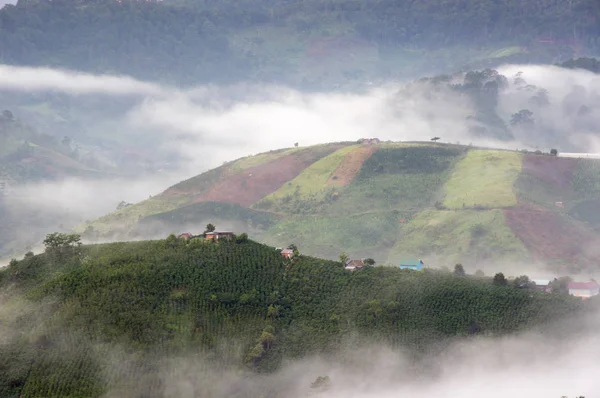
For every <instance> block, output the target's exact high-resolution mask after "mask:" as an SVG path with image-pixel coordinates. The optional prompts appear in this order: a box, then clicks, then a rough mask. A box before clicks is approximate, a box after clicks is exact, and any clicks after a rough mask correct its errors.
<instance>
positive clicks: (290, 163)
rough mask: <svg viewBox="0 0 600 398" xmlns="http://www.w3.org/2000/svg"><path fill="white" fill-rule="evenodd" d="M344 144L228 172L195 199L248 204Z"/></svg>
mask: <svg viewBox="0 0 600 398" xmlns="http://www.w3.org/2000/svg"><path fill="white" fill-rule="evenodd" d="M343 147H344V145H330V146H327V147H326V148H321V149H318V150H315V149H314V148H310V149H307V150H303V151H298V152H294V153H291V154H290V155H287V156H284V157H281V158H278V159H275V160H273V161H271V162H268V163H264V164H261V165H258V166H255V167H251V168H249V169H246V170H244V171H241V172H239V173H236V174H234V175H231V176H228V177H227V178H225V179H224V180H222V181H220V182H219V183H217V184H216V185H215V186H214V187H213V188H212V189H211V190H210V191H209V192H207V193H205V194H203V195H201V196H199V197H198V198H196V199H195V200H194V201H193V202H192V203H198V202H225V203H232V204H237V205H240V206H244V207H248V206H250V205H252V204H254V203H256V202H258V201H259V200H261V199H262V198H264V197H265V196H267V195H269V194H271V193H273V192H275V191H276V190H278V189H279V188H280V187H281V186H282V185H283V184H285V183H286V182H288V181H290V180H292V179H294V178H296V177H297V176H298V174H300V173H301V172H302V171H303V170H304V169H305V168H306V167H308V166H309V165H311V164H312V163H314V162H316V161H317V160H319V159H320V158H322V157H324V156H327V155H329V154H330V153H332V152H334V151H336V150H338V149H340V148H343Z"/></svg>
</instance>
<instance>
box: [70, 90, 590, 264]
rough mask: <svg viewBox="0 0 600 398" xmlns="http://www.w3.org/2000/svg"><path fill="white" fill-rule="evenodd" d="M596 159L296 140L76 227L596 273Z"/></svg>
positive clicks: (107, 234)
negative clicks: (209, 229)
mask: <svg viewBox="0 0 600 398" xmlns="http://www.w3.org/2000/svg"><path fill="white" fill-rule="evenodd" d="M475 92H477V91H475ZM475 95H477V94H475ZM481 106H482V107H484V106H485V103H484V102H481ZM599 168H600V161H598V160H592V159H571V158H562V157H561V156H560V154H558V156H557V155H551V154H550V153H549V152H545V153H542V152H541V151H538V153H535V152H528V151H508V150H492V149H484V148H476V147H472V146H468V145H457V144H441V143H438V144H429V143H423V142H404V143H398V142H380V143H375V144H369V143H356V142H346V143H335V144H327V145H318V146H310V147H304V148H303V147H298V148H291V149H285V150H278V151H272V152H267V153H263V154H260V155H256V156H251V157H246V158H242V159H238V160H236V161H234V162H229V163H227V164H225V165H223V166H221V167H218V168H216V169H213V170H211V171H209V172H206V173H203V174H200V175H198V176H195V177H193V178H190V179H188V180H185V181H182V182H181V183H179V184H176V185H174V186H172V187H170V188H168V189H167V190H165V191H164V192H163V193H161V194H160V195H156V196H154V197H152V198H150V199H148V200H145V201H142V202H139V203H136V204H134V205H132V206H129V207H126V208H124V209H120V210H118V211H116V212H114V213H111V214H108V215H106V216H104V217H101V218H99V219H97V220H95V221H92V222H89V223H86V224H85V225H81V226H79V227H78V228H77V231H79V232H81V233H83V236H84V237H85V239H88V240H92V241H94V240H96V239H100V240H102V239H131V238H143V237H155V236H164V234H167V233H176V234H179V233H182V232H191V233H200V232H202V230H203V229H202V228H204V226H205V225H206V224H207V223H209V222H213V223H215V224H216V225H218V226H219V228H222V229H225V230H227V229H230V230H233V231H240V230H247V231H251V233H252V234H253V236H255V237H256V238H257V239H258V240H260V241H263V242H268V243H269V244H272V245H277V246H284V245H287V244H289V243H290V242H293V243H295V244H296V245H298V247H300V248H301V249H302V250H304V252H305V253H307V254H311V255H316V256H322V257H325V258H330V259H336V258H338V256H339V255H340V253H346V254H347V255H349V256H351V257H352V258H368V257H371V258H374V259H375V260H376V261H378V262H380V263H383V262H387V263H390V264H397V262H398V261H400V259H402V258H405V257H409V258H411V257H417V258H421V259H423V261H425V262H426V263H428V264H431V265H432V264H436V265H439V266H447V265H451V264H453V263H457V262H460V263H463V264H465V266H467V267H468V268H469V269H470V270H472V271H475V270H476V269H483V270H484V271H488V270H487V269H486V268H490V267H491V269H493V268H494V265H493V264H496V266H503V265H506V264H511V265H512V266H513V267H514V268H513V272H520V271H519V269H520V268H521V267H527V268H528V269H531V268H530V267H531V266H533V267H539V268H540V269H539V271H540V272H542V270H541V268H548V269H547V270H546V271H544V272H547V271H549V272H552V273H559V274H560V273H565V274H576V273H580V272H584V273H594V272H596V270H597V269H598V268H597V267H598V260H599V259H600V258H599V257H598V252H597V251H596V250H595V249H594V248H595V247H596V245H597V244H598V242H600V222H599V219H598V217H597V216H596V213H597V212H598V205H599V202H598V200H597V198H598V194H599V188H598V187H599V186H600V174H599V173H598V170H599Z"/></svg>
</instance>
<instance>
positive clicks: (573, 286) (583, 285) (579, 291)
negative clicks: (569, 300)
mask: <svg viewBox="0 0 600 398" xmlns="http://www.w3.org/2000/svg"><path fill="white" fill-rule="evenodd" d="M598 293H600V285H598V283H597V282H596V281H590V282H569V294H570V295H572V296H575V297H581V298H584V299H587V298H590V297H592V296H595V295H597V294H598Z"/></svg>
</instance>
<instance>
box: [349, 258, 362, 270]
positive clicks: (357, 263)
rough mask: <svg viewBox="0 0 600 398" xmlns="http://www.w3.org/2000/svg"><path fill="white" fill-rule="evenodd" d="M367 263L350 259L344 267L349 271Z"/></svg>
mask: <svg viewBox="0 0 600 398" xmlns="http://www.w3.org/2000/svg"><path fill="white" fill-rule="evenodd" d="M364 266H365V263H364V262H363V261H362V260H348V261H346V265H345V266H344V269H345V270H347V271H355V270H359V269H361V268H364Z"/></svg>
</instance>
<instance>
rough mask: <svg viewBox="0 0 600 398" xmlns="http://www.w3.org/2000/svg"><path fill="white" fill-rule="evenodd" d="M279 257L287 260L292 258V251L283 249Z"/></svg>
mask: <svg viewBox="0 0 600 398" xmlns="http://www.w3.org/2000/svg"><path fill="white" fill-rule="evenodd" d="M281 255H282V256H283V257H285V258H287V259H290V258H292V257H294V251H293V250H292V249H283V250H282V251H281Z"/></svg>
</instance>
